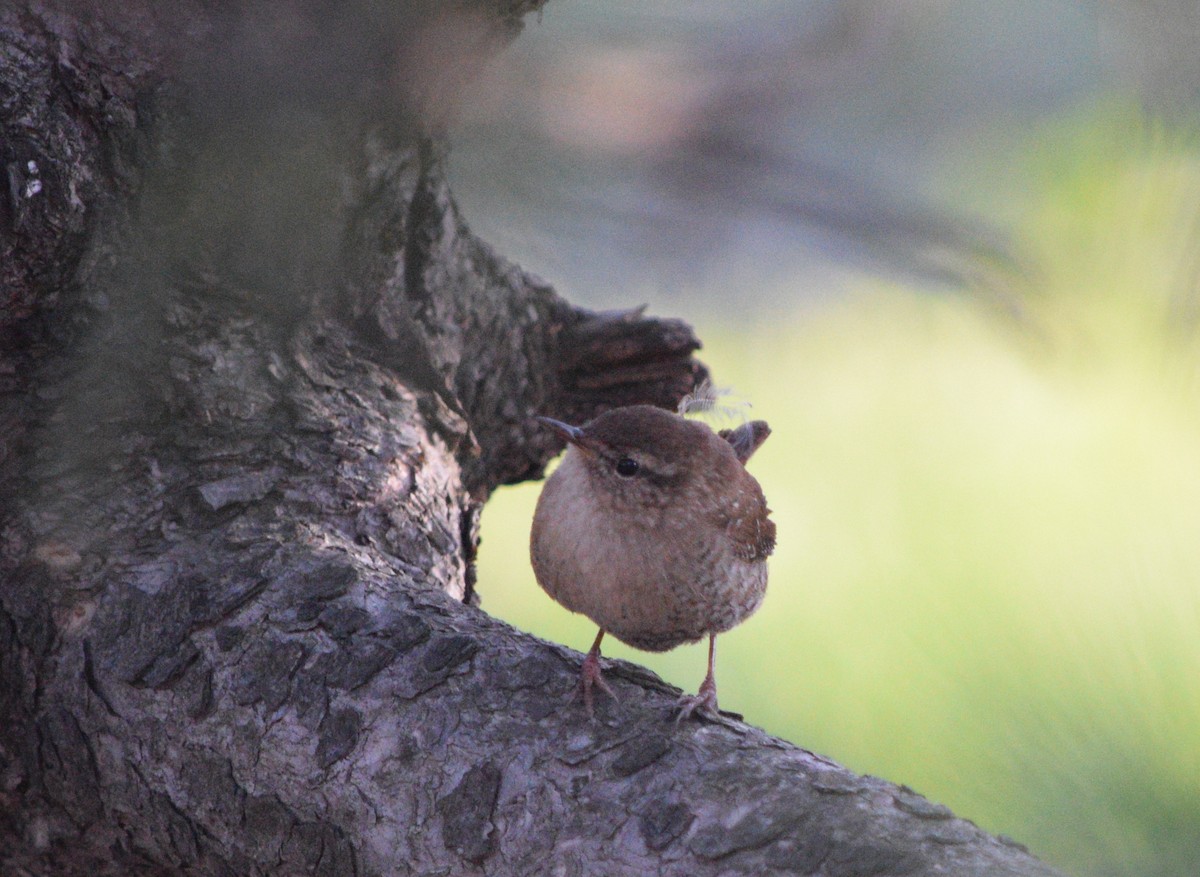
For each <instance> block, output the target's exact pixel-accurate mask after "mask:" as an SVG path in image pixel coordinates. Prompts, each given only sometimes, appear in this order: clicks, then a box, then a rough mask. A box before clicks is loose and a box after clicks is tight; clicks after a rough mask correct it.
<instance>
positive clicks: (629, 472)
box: [617, 457, 638, 478]
mask: <svg viewBox="0 0 1200 877" xmlns="http://www.w3.org/2000/svg"><path fill="white" fill-rule="evenodd" d="M637 470H638V461H637V460H631V459H630V458H629V457H622V458H621V459H619V460H617V474H618V475H620V476H621V477H622V478H632V477H633V476H634V475H636V474H637Z"/></svg>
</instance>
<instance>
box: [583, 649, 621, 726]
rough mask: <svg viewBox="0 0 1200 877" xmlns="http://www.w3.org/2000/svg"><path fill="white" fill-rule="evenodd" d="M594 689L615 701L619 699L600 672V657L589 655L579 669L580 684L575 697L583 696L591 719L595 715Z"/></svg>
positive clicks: (593, 654)
mask: <svg viewBox="0 0 1200 877" xmlns="http://www.w3.org/2000/svg"><path fill="white" fill-rule="evenodd" d="M593 687H595V688H599V689H600V690H601V691H603V692H604V693H605V694H607V695H608V696H609V697H611V698H612V699H613V700H616V699H617V693H616V692H615V691H613V690H612V688H611V687H610V686H609V684H608V683H607V682H605V681H604V674H603V673H602V672H601V670H600V656H599V655H597V654H595V653H588V655H587V657H585V658H584V659H583V665H582V666H581V667H580V668H579V684H578V685H576V686H575V696H576V697H579V696H580V695H582V696H583V705H584V706H585V707H586V708H587V714H588V716H589V717H591V716H592V714H593V709H592V707H593V698H592V688H593Z"/></svg>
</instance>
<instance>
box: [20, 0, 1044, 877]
mask: <svg viewBox="0 0 1200 877" xmlns="http://www.w3.org/2000/svg"><path fill="white" fill-rule="evenodd" d="M533 5H536V4H534V3H525V2H517V0H508V2H505V0H490V2H484V0H477V2H470V3H468V2H463V3H460V4H449V3H417V2H407V3H405V2H395V3H388V4H380V3H373V2H369V0H355V2H350V3H343V4H340V5H339V4H325V3H321V2H319V0H292V2H290V3H281V4H270V5H269V8H270V12H263V11H260V8H259V6H258V5H257V4H244V5H242V4H238V3H235V2H232V0H230V2H217V0H191V2H180V3H178V4H160V3H154V2H151V0H144V2H141V3H121V4H110V3H107V2H104V0H87V2H84V0H78V2H69V0H62V2H59V3H54V2H50V0H46V2H41V0H22V2H15V3H9V4H8V5H6V6H5V7H4V8H3V10H2V11H0V40H2V47H3V51H2V52H0V167H2V168H3V169H4V171H5V174H6V177H7V184H8V186H7V188H8V192H7V197H4V198H0V204H2V205H3V206H0V253H2V261H0V278H2V282H3V294H2V295H0V438H2V440H3V444H2V445H0V872H2V873H3V874H5V875H9V874H25V873H29V874H39V875H41V874H45V875H84V874H86V875H89V877H98V875H110V874H112V875H116V874H122V875H124V874H167V873H171V874H175V873H188V874H204V875H207V874H214V875H215V874H222V875H224V874H228V875H243V874H259V873H264V874H265V873H271V874H300V873H317V874H327V875H340V874H372V875H374V874H378V875H383V874H410V873H412V874H451V873H455V874H457V873H491V874H535V873H538V874H540V873H546V874H597V873H604V874H622V873H628V874H645V873H662V874H689V875H698V874H717V873H722V874H729V873H739V874H741V873H744V874H762V873H770V872H773V871H778V872H788V873H802V874H806V873H820V874H824V875H831V877H832V875H866V874H934V873H937V874H942V873H945V874H960V875H967V874H977V875H997V874H1012V875H1046V874H1051V873H1053V872H1052V871H1051V870H1050V869H1048V868H1047V867H1045V866H1044V865H1042V864H1040V863H1038V862H1037V861H1036V860H1034V859H1033V858H1031V857H1030V856H1029V855H1027V854H1026V853H1025V852H1024V851H1023V850H1022V849H1020V848H1019V846H1017V845H1015V844H1013V843H1010V842H1005V841H1002V840H997V839H994V838H992V837H989V836H988V835H986V834H985V833H983V832H981V831H979V830H978V829H976V828H975V827H974V826H972V825H971V824H969V823H967V822H963V821H961V820H958V819H956V818H954V817H953V816H952V815H951V814H950V813H949V812H948V811H947V810H945V808H943V807H940V806H938V805H935V804H931V803H929V802H927V801H925V800H924V799H922V798H920V797H918V796H917V795H915V794H914V793H912V792H910V791H908V790H906V789H904V788H897V787H895V786H892V785H889V784H888V783H886V782H883V781H880V780H877V779H872V778H864V777H858V776H855V775H852V774H850V773H848V772H847V771H845V770H844V769H842V768H840V767H838V766H837V765H835V764H833V763H831V762H829V761H827V760H826V759H824V758H821V757H819V756H817V755H813V754H812V753H809V752H806V751H804V750H802V749H799V748H797V747H795V746H792V745H790V744H787V743H784V742H781V741H778V740H775V739H772V738H770V737H768V736H767V735H765V734H764V733H762V732H761V731H758V730H756V729H754V728H752V727H749V726H747V725H745V724H742V723H741V722H740V721H735V720H733V719H730V718H726V717H723V718H721V719H719V720H715V721H691V722H686V723H683V724H681V725H678V726H676V725H674V724H673V723H672V722H671V721H670V715H671V705H672V704H673V702H674V699H675V692H674V691H673V690H672V689H670V687H669V686H666V685H664V684H663V683H662V682H661V681H659V680H658V679H657V678H655V677H654V676H653V675H652V674H649V673H648V672H646V671H644V670H641V669H639V668H637V667H635V666H632V665H619V666H618V668H617V669H616V671H615V672H614V673H613V674H612V677H613V682H614V684H615V685H616V687H617V690H618V693H619V695H620V698H619V700H618V701H616V702H615V703H609V702H605V703H603V704H602V709H601V712H600V714H599V716H598V717H597V720H595V721H589V720H588V719H587V717H586V716H585V714H584V712H583V711H582V710H581V709H578V708H575V707H572V706H570V705H569V704H568V703H567V699H568V694H569V693H570V691H571V690H572V688H573V686H574V684H575V678H576V673H577V670H578V662H579V656H578V655H577V654H576V653H575V652H572V651H570V650H568V649H564V648H561V647H558V646H555V645H551V644H548V643H544V642H541V641H539V640H536V639H534V638H532V637H530V636H528V635H526V634H523V633H521V632H519V631H516V630H513V629H512V628H510V627H508V626H506V625H505V624H503V623H501V622H499V621H496V620H495V619H492V618H491V617H489V616H488V615H487V614H486V613H484V612H482V611H480V610H479V609H478V608H476V607H475V604H476V603H477V601H476V600H475V599H474V596H475V581H474V573H473V567H472V561H473V557H474V552H475V546H476V543H477V538H478V537H477V522H478V511H479V508H480V506H481V504H482V502H484V501H485V500H486V498H487V496H488V494H489V492H490V491H491V490H492V489H493V488H494V487H495V486H496V485H498V484H500V483H504V482H511V481H518V480H521V479H527V478H533V477H537V476H539V475H540V474H541V472H542V469H543V466H544V465H545V464H546V462H547V460H549V459H550V458H551V457H552V456H553V455H554V454H555V453H556V452H557V450H558V447H557V445H556V443H555V441H554V440H553V438H552V436H551V435H550V433H549V431H547V430H543V429H539V428H537V427H536V426H535V424H534V423H533V422H531V419H532V417H533V415H535V414H542V413H544V414H550V415H554V416H557V417H561V418H563V419H566V420H574V421H579V420H582V419H586V418H587V417H589V416H591V415H593V414H594V413H596V412H598V411H601V410H603V409H605V408H607V407H611V406H613V405H618V404H628V403H632V402H651V403H653V404H658V405H664V406H671V405H673V404H674V403H675V402H676V401H677V400H678V399H679V398H680V396H681V395H683V394H684V393H685V392H687V391H688V390H689V389H690V388H691V387H692V386H693V384H694V382H695V381H696V380H697V379H698V378H699V377H700V376H701V375H702V374H703V367H702V366H701V365H699V364H698V363H697V362H696V361H695V360H694V359H693V358H692V353H693V352H694V351H695V350H696V348H698V347H699V343H698V342H697V341H696V340H695V338H694V336H693V335H692V332H691V330H690V329H689V328H688V327H687V326H686V325H684V324H683V323H680V322H678V321H675V320H658V319H650V318H646V317H644V316H643V315H642V314H641V312H640V311H630V312H625V313H612V314H597V313H589V312H586V311H583V310H580V309H577V308H574V307H572V306H570V305H569V304H567V303H566V302H564V301H563V300H562V299H560V298H559V297H558V296H557V295H556V294H555V293H554V291H553V290H552V289H551V288H550V287H549V286H547V285H546V284H545V283H543V282H541V281H539V280H537V279H536V278H534V277H532V276H531V275H529V274H526V273H525V272H524V271H522V270H521V269H520V268H518V267H516V266H514V265H512V264H510V263H508V262H506V261H505V260H504V259H503V258H501V257H500V256H498V255H497V254H495V253H494V252H493V251H492V250H490V249H489V248H488V247H487V245H486V244H484V243H483V242H481V241H479V240H478V239H476V238H475V237H473V236H472V235H471V233H470V231H469V230H468V229H467V227H466V226H465V224H464V223H463V221H462V219H461V218H460V216H459V215H458V212H457V210H456V208H455V205H454V202H453V200H452V198H451V195H450V192H449V190H448V188H447V185H446V180H445V175H444V164H445V154H444V153H445V139H444V136H443V134H442V133H441V132H442V129H443V127H444V123H445V121H446V117H447V113H448V112H450V109H448V108H452V107H453V102H454V97H455V95H456V94H457V93H458V92H459V91H460V90H461V89H462V88H463V87H464V85H465V84H466V83H468V82H469V80H470V74H471V72H472V70H473V69H474V68H475V67H476V66H477V65H478V64H479V63H480V62H481V61H482V60H483V59H484V58H486V57H487V55H488V54H490V53H492V52H494V51H496V50H498V49H499V48H500V47H501V46H502V45H503V44H504V43H505V41H506V40H508V39H510V38H511V37H512V36H514V35H515V34H516V33H517V31H518V30H519V27H520V17H521V15H522V14H524V13H525V12H526V11H527V9H528V8H529V7H530V6H533ZM263 8H266V7H265V6H264V7H263ZM483 585H484V589H486V583H483Z"/></svg>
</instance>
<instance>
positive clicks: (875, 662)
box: [480, 108, 1200, 877]
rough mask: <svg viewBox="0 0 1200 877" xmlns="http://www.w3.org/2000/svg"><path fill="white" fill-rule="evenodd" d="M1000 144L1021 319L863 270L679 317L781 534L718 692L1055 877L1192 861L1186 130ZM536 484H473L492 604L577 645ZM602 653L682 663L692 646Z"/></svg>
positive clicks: (677, 672)
mask: <svg viewBox="0 0 1200 877" xmlns="http://www.w3.org/2000/svg"><path fill="white" fill-rule="evenodd" d="M1019 165H1020V168H1021V178H1022V179H1023V180H1024V181H1025V183H1026V185H1027V186H1028V189H1027V192H1028V194H1026V195H1024V196H1022V197H1020V198H1015V196H1014V195H1013V193H1012V191H1005V192H1003V193H998V194H997V197H1003V198H1005V199H1007V200H1008V207H1009V208H1010V209H1009V210H1007V211H1006V212H1011V214H1012V215H1013V216H1015V217H1016V220H1015V221H1016V225H1015V234H1016V236H1017V241H1018V245H1019V247H1020V249H1021V250H1022V252H1023V254H1024V255H1025V257H1026V258H1027V260H1028V262H1029V264H1031V265H1033V266H1035V271H1034V274H1033V275H1032V276H1031V277H1030V278H1029V279H1028V281H1027V284H1026V285H1027V287H1028V288H1027V289H1025V290H1024V291H1023V292H1022V293H1021V294H1020V297H1019V305H1020V311H1019V313H1020V316H1017V317H1014V316H1012V315H1011V314H1009V315H1002V314H999V313H998V312H997V311H996V310H995V309H992V308H990V307H989V306H988V305H987V304H986V303H984V302H983V301H982V300H981V299H980V298H977V297H971V296H961V297H960V296H947V295H944V294H942V295H935V294H928V293H922V292H920V291H919V290H914V289H910V288H905V287H900V286H890V285H887V284H883V283H880V282H874V281H864V282H863V283H862V285H861V288H860V289H859V290H858V291H857V292H856V293H855V294H853V295H851V296H849V297H847V298H845V299H842V300H840V301H836V302H832V303H827V304H824V305H821V306H810V307H808V308H807V309H805V310H803V311H801V310H799V309H796V310H795V311H794V312H775V313H770V314H762V315H760V317H759V321H758V322H757V323H753V322H749V323H747V324H744V325H741V326H729V325H705V323H704V321H703V320H702V319H698V318H696V316H695V315H691V316H692V318H693V319H695V320H696V322H697V324H698V328H699V330H700V335H701V337H702V338H704V339H705V341H706V349H705V352H704V358H705V360H706V362H708V363H709V364H710V365H711V366H712V367H713V370H714V373H715V374H716V375H717V377H718V379H719V380H720V381H721V382H722V383H723V384H729V385H732V386H734V387H736V388H737V389H738V390H739V391H740V392H741V393H743V394H745V395H746V396H748V397H749V398H751V400H752V401H753V403H754V408H753V414H754V416H756V417H762V418H765V419H766V420H768V421H769V422H770V423H771V425H772V428H773V429H774V435H773V436H772V438H771V439H770V441H768V442H767V444H766V445H765V446H764V447H763V449H762V450H761V451H760V452H759V454H758V455H757V456H756V457H755V458H754V460H753V461H752V463H751V465H750V468H751V470H752V471H753V472H754V473H755V474H756V475H757V476H758V478H759V479H760V481H761V482H762V483H763V485H764V487H765V490H766V493H767V497H768V500H769V501H770V504H771V506H772V509H773V510H774V516H775V519H776V521H777V523H778V527H779V549H778V552H777V554H776V556H775V557H774V558H773V559H772V564H771V587H770V590H769V592H768V597H767V601H766V604H765V605H764V607H763V609H762V610H760V611H759V613H758V614H757V615H755V616H754V617H753V618H752V619H750V620H749V621H748V622H747V623H745V624H744V625H743V626H742V627H740V628H738V629H737V630H735V631H733V632H731V633H730V634H728V635H725V636H723V637H722V638H721V639H720V641H719V643H718V655H719V659H718V681H719V684H720V692H721V703H722V706H724V707H725V708H727V709H733V710H737V711H739V712H743V713H745V715H746V717H747V719H748V720H749V721H752V722H754V723H756V724H760V725H762V726H764V727H766V728H767V729H769V730H771V731H773V732H774V733H777V734H779V735H781V736H783V737H786V738H787V739H790V740H792V741H795V742H797V743H799V744H800V745H803V746H805V747H807V748H810V749H813V750H817V751H820V752H823V753H826V754H829V755H831V756H833V757H835V758H837V759H839V760H840V761H842V762H843V763H845V764H847V765H848V766H850V767H852V768H854V769H855V770H858V771H862V772H868V773H873V774H878V775H881V776H885V777H887V778H889V779H891V780H894V781H896V782H904V783H908V784H909V785H911V786H913V787H915V788H917V789H918V790H919V791H921V792H923V793H925V794H927V795H929V796H930V797H932V798H934V799H936V800H939V801H943V802H945V803H947V804H948V805H950V806H951V807H952V808H953V809H954V810H955V811H956V812H958V813H959V814H961V815H964V816H967V817H969V818H971V819H974V820H975V821H977V822H979V823H980V824H981V825H983V826H984V827H986V828H988V829H990V830H992V831H997V832H1004V833H1008V834H1011V835H1012V836H1014V837H1016V838H1018V839H1019V840H1021V841H1023V842H1025V843H1027V844H1028V845H1029V846H1030V847H1031V848H1032V849H1033V850H1034V851H1035V852H1036V853H1038V854H1039V855H1041V856H1043V857H1044V858H1046V859H1047V860H1049V861H1051V862H1054V863H1056V864H1058V865H1060V866H1061V867H1063V868H1065V869H1066V870H1068V871H1069V872H1071V873H1074V874H1080V875H1123V877H1124V875H1128V877H1134V875H1138V877H1157V875H1162V877H1178V875H1187V874H1196V873H1200V411H1198V407H1197V399H1198V396H1200V382H1198V378H1200V369H1198V365H1200V359H1198V357H1197V354H1198V352H1200V344H1198V342H1197V338H1196V337H1195V331H1196V326H1195V325H1194V319H1195V316H1196V314H1198V313H1200V307H1198V306H1197V297H1198V295H1200V293H1198V291H1197V287H1198V285H1200V250H1198V243H1200V151H1198V150H1197V148H1196V142H1195V141H1194V140H1193V139H1192V138H1190V137H1188V136H1185V135H1183V134H1180V133H1178V132H1173V131H1169V130H1167V129H1165V128H1161V127H1157V126H1155V125H1152V124H1149V123H1147V122H1146V121H1145V120H1144V119H1142V118H1141V117H1140V116H1139V115H1138V114H1137V113H1135V112H1132V111H1128V110H1124V109H1120V108H1115V109H1114V108H1109V109H1104V110H1098V111H1094V112H1092V113H1091V114H1089V115H1086V116H1081V117H1078V118H1075V119H1070V120H1066V121H1063V122H1062V123H1060V124H1059V125H1057V126H1056V127H1054V128H1051V129H1047V130H1043V131H1041V132H1038V133H1037V135H1036V136H1035V137H1033V138H1032V141H1031V143H1030V144H1029V145H1027V146H1026V147H1025V149H1024V150H1023V152H1022V154H1021V155H1020V157H1019ZM984 195H986V189H984V190H981V191H980V192H979V193H977V195H976V196H977V197H982V196H984ZM785 292H786V291H785ZM537 491H538V485H524V486H522V487H519V488H512V489H507V490H503V491H501V492H500V493H498V494H497V495H496V496H495V497H494V498H493V499H492V501H491V502H490V503H489V504H488V506H487V509H486V511H485V513H484V522H483V536H484V543H483V546H482V549H481V553H480V567H481V569H480V587H481V590H482V593H483V597H484V606H485V608H487V609H488V610H489V611H491V612H493V613H496V614H498V615H500V616H501V617H503V618H506V619H508V620H509V621H511V622H512V623H514V624H515V625H517V626H519V627H521V628H524V629H526V630H529V631H532V632H534V633H536V634H538V635H541V636H544V637H547V638H549V639H554V640H557V641H560V642H564V643H567V644H570V645H572V646H574V647H575V648H578V649H586V647H587V646H588V645H589V643H590V641H591V637H592V636H593V635H594V632H595V628H594V627H593V626H592V624H591V623H590V622H589V621H587V620H586V619H584V618H582V617H579V616H571V615H569V614H568V613H567V612H566V611H565V610H563V609H562V608H560V607H559V606H557V605H556V604H554V603H553V602H552V601H551V600H550V599H549V598H548V597H546V596H545V595H544V594H543V593H542V592H541V591H540V590H539V589H538V587H537V585H536V583H535V582H534V579H533V575H532V572H531V571H530V569H529V563H528V558H527V548H526V546H527V542H528V528H529V522H530V518H531V515H532V509H533V504H534V502H535V501H536V496H537ZM606 654H608V655H611V656H620V657H626V658H628V659H630V660H634V661H638V662H640V663H643V664H645V665H647V666H649V667H651V668H652V669H654V670H655V671H656V672H658V673H660V674H661V675H662V676H664V677H665V678H667V679H668V680H670V681H672V682H674V683H676V684H678V685H680V686H681V687H682V688H684V689H686V690H694V689H695V688H696V686H697V685H698V683H699V682H700V679H701V677H702V675H703V666H704V656H703V651H702V646H692V647H685V648H681V649H678V650H676V651H675V652H671V653H668V654H666V655H650V654H646V653H640V652H636V651H633V650H630V649H626V648H625V647H623V646H620V645H619V644H617V643H615V642H614V643H612V644H611V646H610V645H608V644H606Z"/></svg>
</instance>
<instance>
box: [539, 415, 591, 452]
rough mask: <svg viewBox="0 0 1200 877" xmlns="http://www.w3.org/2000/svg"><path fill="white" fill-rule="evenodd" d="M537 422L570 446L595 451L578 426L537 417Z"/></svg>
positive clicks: (550, 418) (551, 418)
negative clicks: (544, 425) (552, 431)
mask: <svg viewBox="0 0 1200 877" xmlns="http://www.w3.org/2000/svg"><path fill="white" fill-rule="evenodd" d="M538 420H540V421H541V422H542V423H544V424H546V426H548V427H550V428H551V429H553V430H554V431H555V432H556V433H558V434H559V435H560V436H562V437H563V438H564V439H565V440H566V441H568V442H570V443H571V444H573V445H576V446H577V447H580V448H584V449H586V450H589V451H591V450H595V447H594V446H593V443H592V440H591V439H589V438H588V437H587V435H586V434H585V433H584V431H583V430H582V429H580V428H579V427H578V426H571V424H569V423H563V422H562V421H561V420H555V419H554V418H553V417H539V418H538Z"/></svg>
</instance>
